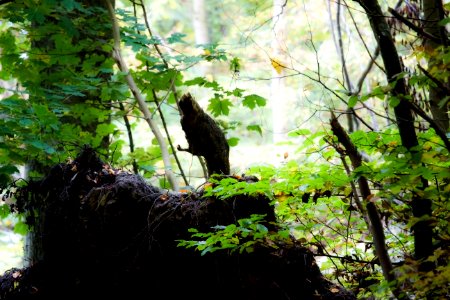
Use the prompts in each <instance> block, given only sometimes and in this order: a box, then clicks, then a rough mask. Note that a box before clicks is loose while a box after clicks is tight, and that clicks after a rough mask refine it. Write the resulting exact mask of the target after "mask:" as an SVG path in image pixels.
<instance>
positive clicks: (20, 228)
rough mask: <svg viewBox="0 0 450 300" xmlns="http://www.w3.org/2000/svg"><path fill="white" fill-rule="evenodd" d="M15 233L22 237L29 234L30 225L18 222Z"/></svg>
mask: <svg viewBox="0 0 450 300" xmlns="http://www.w3.org/2000/svg"><path fill="white" fill-rule="evenodd" d="M14 232H15V233H18V234H21V235H26V234H27V233H28V225H27V224H25V223H24V222H17V223H16V225H14Z"/></svg>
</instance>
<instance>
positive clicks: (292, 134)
mask: <svg viewBox="0 0 450 300" xmlns="http://www.w3.org/2000/svg"><path fill="white" fill-rule="evenodd" d="M310 134H311V131H310V130H309V129H302V128H300V129H296V130H294V131H291V132H289V133H288V136H290V137H296V136H305V135H310Z"/></svg>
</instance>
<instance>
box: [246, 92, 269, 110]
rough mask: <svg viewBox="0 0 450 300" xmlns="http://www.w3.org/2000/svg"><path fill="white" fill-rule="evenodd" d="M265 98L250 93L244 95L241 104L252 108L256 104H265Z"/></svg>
mask: <svg viewBox="0 0 450 300" xmlns="http://www.w3.org/2000/svg"><path fill="white" fill-rule="evenodd" d="M266 102H267V100H266V99H265V98H263V97H261V96H258V95H255V94H251V95H248V96H245V97H244V100H243V101H242V104H243V105H244V106H247V107H248V108H250V109H254V108H255V107H256V106H265V105H266Z"/></svg>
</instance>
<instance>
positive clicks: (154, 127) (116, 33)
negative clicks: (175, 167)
mask: <svg viewBox="0 0 450 300" xmlns="http://www.w3.org/2000/svg"><path fill="white" fill-rule="evenodd" d="M105 2H106V5H107V7H108V11H109V14H110V17H111V20H112V25H113V36H114V49H113V58H114V59H115V60H116V63H117V65H118V67H119V69H120V70H121V71H122V72H124V73H125V74H126V75H125V79H126V81H127V84H128V87H129V88H130V90H131V92H132V93H133V96H134V97H135V99H136V101H137V102H138V104H139V109H140V110H141V112H142V113H143V115H144V118H145V120H146V121H147V123H148V125H149V127H150V129H151V131H152V132H153V134H154V135H155V138H156V139H157V141H158V144H159V147H160V149H161V156H162V159H163V162H164V169H165V174H166V176H167V179H168V180H169V182H170V185H171V186H172V189H173V190H174V191H178V183H177V180H176V178H175V176H174V174H173V172H172V165H171V163H170V155H169V151H168V150H167V144H166V141H165V140H164V137H163V136H162V134H161V132H160V131H159V128H158V126H157V125H156V123H155V122H153V119H152V117H151V113H150V110H149V108H148V106H147V103H146V102H145V99H144V96H143V95H142V93H141V92H140V90H139V88H138V87H137V85H136V83H135V81H134V78H133V77H132V76H131V74H130V71H129V69H128V66H127V65H126V63H125V61H124V60H123V57H122V54H121V52H120V28H119V24H118V23H117V19H116V16H115V12H114V9H113V7H112V5H111V2H110V1H109V0H105Z"/></svg>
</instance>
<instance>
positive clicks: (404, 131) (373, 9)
mask: <svg viewBox="0 0 450 300" xmlns="http://www.w3.org/2000/svg"><path fill="white" fill-rule="evenodd" d="M358 2H359V3H360V4H361V6H362V7H363V8H364V10H365V11H366V13H367V17H368V18H369V21H370V25H371V27H372V30H373V32H374V35H375V38H376V39H377V42H378V45H379V47H380V53H381V57H382V59H383V63H384V67H385V68H386V76H387V79H388V82H389V83H391V84H393V85H394V86H393V90H392V96H393V97H397V98H398V99H400V103H399V104H398V105H397V106H396V107H395V108H394V113H395V118H396V121H397V126H398V129H399V132H400V138H401V141H402V144H403V146H405V147H406V148H407V149H408V150H409V151H410V152H411V154H412V156H413V160H414V161H416V162H417V163H419V162H420V152H419V151H418V150H416V149H414V147H415V146H417V145H419V142H418V139H417V134H416V131H415V128H414V118H413V115H412V112H411V110H410V108H409V105H408V103H407V101H408V100H406V99H405V98H404V95H407V86H406V83H405V80H404V79H402V78H397V77H396V76H397V75H399V74H400V73H401V72H402V71H403V67H402V63H401V61H400V57H399V55H398V52H397V49H396V48H395V44H394V40H393V38H392V35H391V32H390V29H389V26H388V24H387V22H386V19H385V17H384V15H383V12H382V11H381V8H380V5H379V4H378V2H377V1H376V0H359V1H358ZM426 186H427V182H426V181H425V180H422V187H421V188H425V187H426ZM412 210H413V215H414V217H415V218H421V217H425V216H431V201H430V200H428V199H423V198H421V197H419V196H417V195H414V196H413V200H412ZM413 231H414V246H415V257H416V259H423V258H426V257H428V256H429V255H430V254H431V253H432V252H433V243H432V241H433V240H432V228H431V227H430V225H429V224H427V223H426V222H424V221H420V222H417V223H416V224H415V225H414V227H413Z"/></svg>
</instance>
